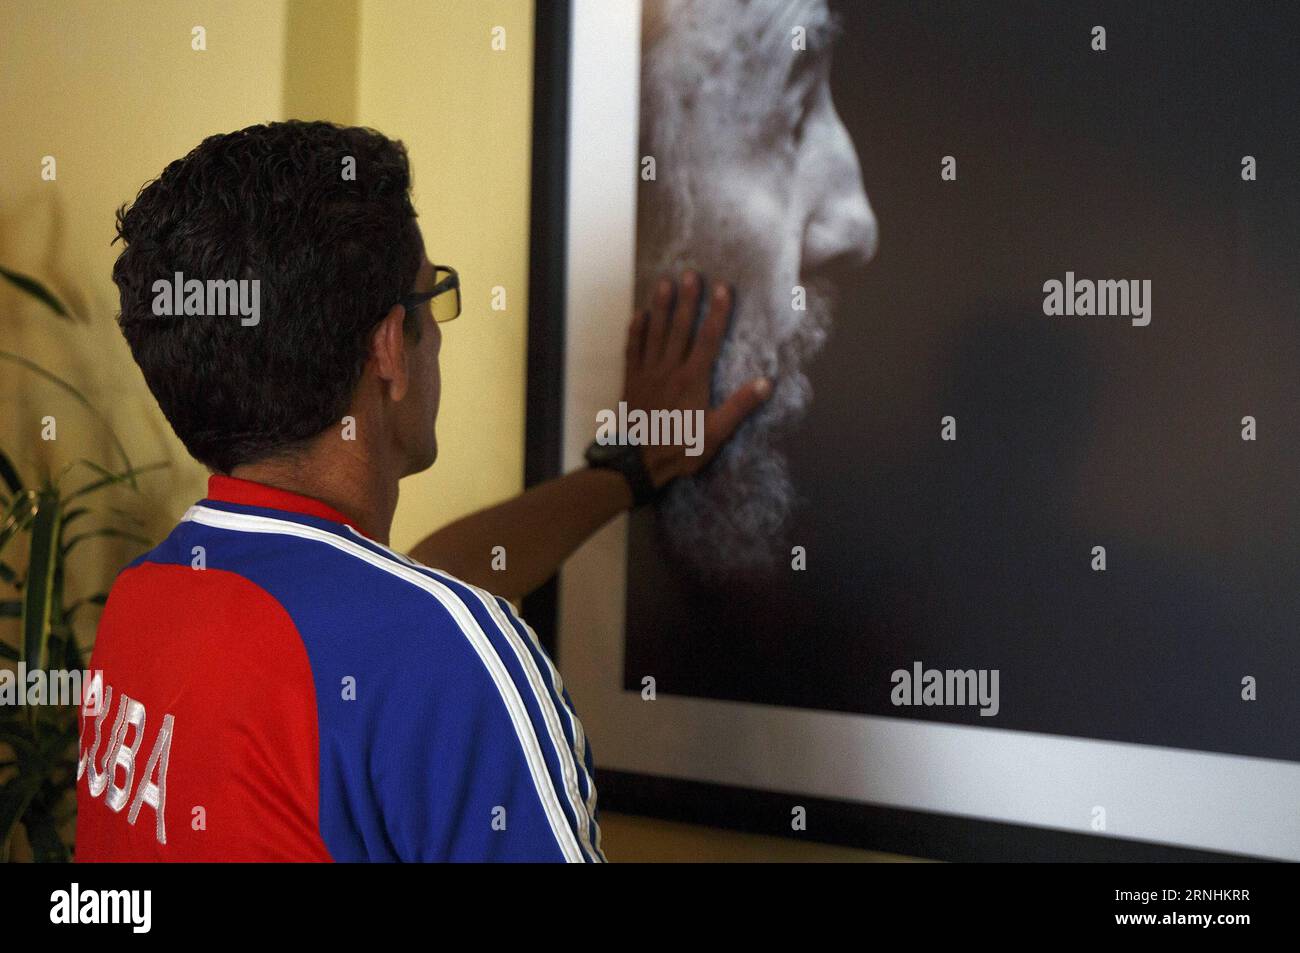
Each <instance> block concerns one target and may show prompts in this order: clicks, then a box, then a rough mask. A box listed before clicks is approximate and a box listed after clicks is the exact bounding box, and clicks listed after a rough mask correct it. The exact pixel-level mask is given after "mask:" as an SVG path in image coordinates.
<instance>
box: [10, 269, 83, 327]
mask: <svg viewBox="0 0 1300 953" xmlns="http://www.w3.org/2000/svg"><path fill="white" fill-rule="evenodd" d="M0 278H4V279H5V280H6V281H8V282H9V283H10V284H12V285H14V286H15V287H17V288H18V289H19V290H21V291H24V292H26V293H27V294H29V295H31V296H32V297H33V298H35V299H36V300H37V301H39V302H40V303H41V304H43V305H45V306H46V307H47V308H49V309H50V310H51V311H53V312H54V313H55V314H57V315H58V316H59V317H61V318H68V319H69V320H71V318H72V313H71V312H70V311H68V309H67V308H65V307H64V306H63V302H61V301H60V300H59V299H58V298H56V297H55V296H54V293H53V292H52V291H50V289H48V288H46V287H45V285H43V284H41V283H40V282H39V281H37V280H36V279H35V278H33V277H31V276H30V275H24V274H23V273H22V272H18V271H13V270H12V269H9V268H5V267H4V266H3V265H0Z"/></svg>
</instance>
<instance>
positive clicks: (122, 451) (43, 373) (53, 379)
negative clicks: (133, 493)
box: [0, 351, 135, 486]
mask: <svg viewBox="0 0 1300 953" xmlns="http://www.w3.org/2000/svg"><path fill="white" fill-rule="evenodd" d="M0 360H6V361H9V362H11V363H14V364H17V365H18V366H19V367H24V368H26V369H27V370H29V371H31V372H32V373H33V374H36V375H37V376H38V377H41V378H44V379H45V380H47V381H49V382H50V383H51V384H54V385H55V386H56V387H59V388H61V389H62V390H64V391H65V392H66V393H69V394H71V395H72V396H73V397H74V398H75V399H76V400H77V402H78V403H79V404H81V406H83V407H85V408H86V410H88V411H89V412H90V414H91V416H92V417H94V418H95V420H97V421H98V422H99V424H100V426H102V427H103V428H104V431H105V432H106V433H107V434H108V437H109V439H110V440H112V441H113V448H114V449H115V450H116V451H117V455H118V456H119V457H121V458H122V463H123V464H124V465H125V466H126V470H125V472H126V473H128V474H129V473H131V458H130V457H129V456H128V455H127V452H126V447H124V446H122V441H121V440H119V439H118V438H117V432H116V431H115V430H114V429H113V425H112V424H110V423H109V422H108V418H107V417H105V416H104V415H103V414H101V413H100V412H99V410H98V409H97V408H96V407H95V405H94V404H92V403H91V402H90V401H89V400H87V399H86V396H85V395H84V394H82V393H81V391H79V390H77V388H75V387H73V386H72V385H71V384H69V383H68V382H67V381H65V380H64V379H63V378H62V377H59V376H58V375H57V374H52V373H50V372H49V371H47V370H46V369H45V368H43V367H41V365H39V364H37V363H36V362H35V361H29V360H27V358H25V357H23V356H22V355H20V354H14V353H13V352H11V351H0ZM131 485H132V486H135V478H134V477H132V478H131Z"/></svg>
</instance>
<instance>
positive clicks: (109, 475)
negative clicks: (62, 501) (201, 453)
mask: <svg viewBox="0 0 1300 953" xmlns="http://www.w3.org/2000/svg"><path fill="white" fill-rule="evenodd" d="M81 462H82V463H84V464H85V465H86V466H88V467H90V468H91V469H92V470H94V471H95V472H97V473H102V474H104V477H103V479H100V480H95V481H94V482H93V483H87V484H86V485H85V486H83V487H81V488H80V489H78V490H74V491H73V492H72V493H69V494H68V499H69V500H75V499H77V497H80V496H85V495H86V494H88V493H94V492H95V491H96V490H102V489H103V488H104V487H106V486H113V485H114V484H116V483H124V482H128V481H129V482H130V484H131V487H132V488H133V489H134V488H136V487H135V477H136V476H138V475H139V474H141V473H148V472H149V471H150V470H162V469H164V468H166V467H169V466H171V464H169V463H168V462H167V461H166V460H160V461H157V462H154V463H146V464H145V465H144V466H140V467H136V468H135V469H133V470H129V471H125V472H123V473H114V472H113V471H111V470H106V469H104V468H103V467H101V466H100V465H99V464H98V463H95V462H94V461H91V460H82V461H81Z"/></svg>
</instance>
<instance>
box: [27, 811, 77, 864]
mask: <svg viewBox="0 0 1300 953" xmlns="http://www.w3.org/2000/svg"><path fill="white" fill-rule="evenodd" d="M22 823H23V827H25V828H27V840H28V841H29V842H30V843H31V845H32V860H34V861H35V862H36V863H38V864H66V863H67V862H68V861H69V860H71V857H70V855H69V853H68V847H67V845H66V844H64V843H63V838H61V837H59V828H58V825H57V824H56V823H55V821H54V815H53V814H51V813H50V812H49V811H47V810H46V809H44V808H41V807H37V806H36V805H35V804H32V805H31V806H29V807H28V808H27V812H26V813H25V814H23V816H22Z"/></svg>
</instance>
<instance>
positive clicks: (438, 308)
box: [398, 265, 460, 324]
mask: <svg viewBox="0 0 1300 953" xmlns="http://www.w3.org/2000/svg"><path fill="white" fill-rule="evenodd" d="M433 280H434V285H433V288H431V289H430V290H428V291H417V292H415V293H414V294H409V295H407V296H406V297H405V298H403V299H402V300H401V301H400V302H398V303H399V304H401V306H402V307H403V308H405V309H406V311H407V313H408V314H409V313H410V312H412V311H414V310H415V309H416V308H418V307H419V306H420V305H422V304H424V303H425V302H426V301H428V302H429V310H431V311H432V312H433V320H435V321H437V322H438V323H439V324H446V323H447V322H448V321H453V320H455V319H456V318H457V317H458V316H459V315H460V275H458V274H457V273H456V269H455V268H452V267H451V266H449V265H434V266H433ZM447 292H451V294H447Z"/></svg>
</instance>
